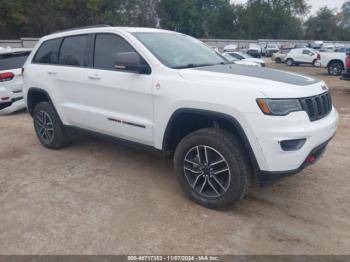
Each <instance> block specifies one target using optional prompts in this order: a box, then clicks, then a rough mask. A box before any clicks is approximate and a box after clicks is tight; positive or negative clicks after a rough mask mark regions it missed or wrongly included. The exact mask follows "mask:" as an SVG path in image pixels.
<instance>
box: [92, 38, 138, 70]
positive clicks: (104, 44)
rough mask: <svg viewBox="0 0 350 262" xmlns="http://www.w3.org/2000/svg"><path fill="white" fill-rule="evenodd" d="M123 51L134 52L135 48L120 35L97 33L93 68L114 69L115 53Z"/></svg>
mask: <svg viewBox="0 0 350 262" xmlns="http://www.w3.org/2000/svg"><path fill="white" fill-rule="evenodd" d="M124 52H135V49H134V48H133V47H132V46H131V45H130V44H129V43H128V42H127V41H126V40H124V39H123V38H122V37H120V36H117V35H114V34H97V35H96V37H95V49H94V68H97V69H104V70H113V71H114V70H115V68H114V56H115V54H117V53H124Z"/></svg>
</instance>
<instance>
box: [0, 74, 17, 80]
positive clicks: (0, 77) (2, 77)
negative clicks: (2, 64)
mask: <svg viewBox="0 0 350 262" xmlns="http://www.w3.org/2000/svg"><path fill="white" fill-rule="evenodd" d="M14 77H15V75H14V74H13V73H11V72H5V73H0V82H4V81H10V80H12V79H13V78H14Z"/></svg>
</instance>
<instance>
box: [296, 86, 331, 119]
mask: <svg viewBox="0 0 350 262" xmlns="http://www.w3.org/2000/svg"><path fill="white" fill-rule="evenodd" d="M300 102H301V105H302V107H303V109H304V110H305V111H306V112H307V114H308V115H309V118H310V120H311V121H316V120H319V119H322V118H324V117H326V116H327V115H328V114H329V113H330V112H331V111H332V98H331V94H330V93H329V92H326V93H323V94H321V95H317V96H312V97H307V98H302V99H300Z"/></svg>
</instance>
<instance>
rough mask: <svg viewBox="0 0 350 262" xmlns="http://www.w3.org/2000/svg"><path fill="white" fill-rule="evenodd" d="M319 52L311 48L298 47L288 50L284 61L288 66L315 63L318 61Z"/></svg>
mask: <svg viewBox="0 0 350 262" xmlns="http://www.w3.org/2000/svg"><path fill="white" fill-rule="evenodd" d="M317 58H318V53H317V52H316V51H315V50H312V49H310V48H297V49H292V50H290V51H289V52H288V54H287V55H286V57H285V58H284V62H285V63H286V64H287V65H288V66H293V65H301V64H310V65H314V64H315V62H316V61H317Z"/></svg>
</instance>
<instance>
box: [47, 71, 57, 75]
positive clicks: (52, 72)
mask: <svg viewBox="0 0 350 262" xmlns="http://www.w3.org/2000/svg"><path fill="white" fill-rule="evenodd" d="M47 73H48V74H49V75H57V71H55V70H49V71H47Z"/></svg>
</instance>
